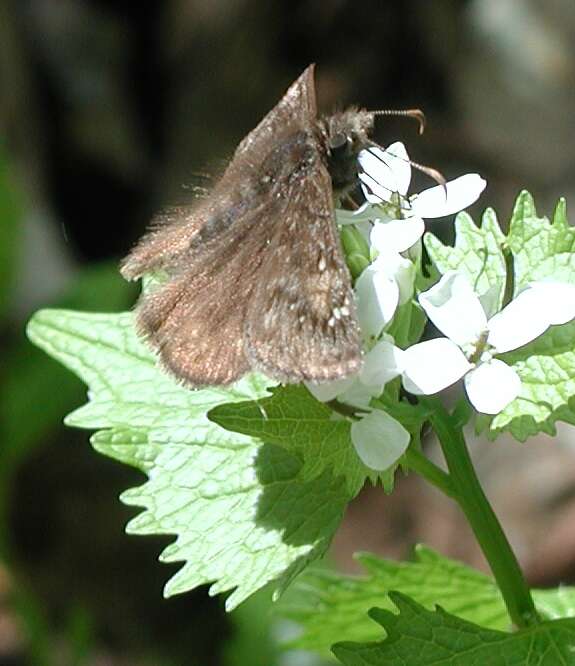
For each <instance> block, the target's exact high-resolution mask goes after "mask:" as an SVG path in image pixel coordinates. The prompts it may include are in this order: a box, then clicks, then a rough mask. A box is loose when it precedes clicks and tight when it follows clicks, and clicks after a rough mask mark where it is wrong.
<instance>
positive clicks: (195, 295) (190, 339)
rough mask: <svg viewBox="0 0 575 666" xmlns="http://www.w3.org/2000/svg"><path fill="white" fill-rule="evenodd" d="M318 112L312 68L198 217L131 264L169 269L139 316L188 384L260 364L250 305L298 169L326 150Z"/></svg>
mask: <svg viewBox="0 0 575 666" xmlns="http://www.w3.org/2000/svg"><path fill="white" fill-rule="evenodd" d="M312 111H313V112H314V113H315V93H314V91H313V68H308V69H307V70H306V71H305V72H304V73H303V74H302V75H301V76H300V78H299V79H298V80H297V81H295V83H294V84H292V86H291V87H290V89H289V90H288V91H287V93H286V95H285V96H284V97H283V98H282V100H280V102H279V103H278V105H277V107H276V108H275V109H274V110H272V111H271V112H270V114H268V116H266V118H264V120H263V121H262V122H261V123H260V124H259V125H258V127H257V128H256V129H255V130H254V131H253V132H252V133H250V134H249V135H248V137H246V138H245V139H244V140H243V141H242V143H241V144H240V146H239V147H238V150H237V151H236V155H235V157H234V159H233V160H232V162H231V164H230V165H229V167H228V168H227V170H226V172H225V173H224V175H223V177H222V179H221V181H220V182H219V183H218V185H217V186H216V189H215V190H214V192H213V193H212V195H211V197H210V198H209V199H208V200H207V201H205V202H202V204H201V206H200V207H199V208H198V209H196V210H195V211H193V212H192V213H191V216H190V218H189V219H184V220H182V221H175V222H174V223H172V224H171V225H169V226H168V228H167V229H162V228H160V229H157V230H155V231H152V233H151V234H150V235H149V236H148V237H147V238H144V240H143V241H142V242H141V243H140V245H139V246H138V247H136V249H135V250H134V252H132V254H131V255H130V256H129V257H128V259H127V261H126V263H125V264H124V266H123V272H124V274H125V275H127V276H129V277H130V276H137V275H139V274H141V273H142V272H145V271H146V270H149V269H150V268H151V267H158V266H162V267H164V268H166V269H167V272H168V274H169V280H168V282H167V283H166V284H165V285H164V286H162V287H160V288H158V289H157V290H156V291H155V292H154V293H152V294H149V295H147V296H145V297H144V298H143V299H142V301H141V303H140V305H139V307H138V312H137V319H138V324H139V327H140V330H141V331H142V333H143V334H144V335H145V336H147V338H148V339H149V340H150V342H151V343H152V344H153V346H155V347H156V348H157V350H158V351H159V354H160V358H161V360H162V362H163V364H164V365H165V366H166V367H167V368H168V369H169V370H170V371H171V372H172V373H173V374H174V375H176V376H177V377H178V378H179V379H180V380H181V381H183V382H184V383H186V384H188V385H191V386H203V385H220V384H228V383H230V382H232V381H234V380H236V379H238V378H239V377H240V376H241V375H243V374H245V372H247V371H248V370H249V369H250V367H251V361H250V359H249V358H248V357H247V356H246V354H245V341H244V335H245V318H246V308H247V306H248V303H249V302H250V300H251V293H252V291H253V289H254V287H255V285H256V284H257V283H259V281H260V275H259V271H260V269H261V266H262V264H263V263H264V261H265V257H266V256H267V255H268V254H269V253H270V251H271V249H272V246H271V241H272V239H273V238H274V237H275V236H276V235H277V228H278V227H279V226H281V225H282V224H283V223H284V219H285V210H286V208H287V207H288V206H289V204H290V200H291V198H292V188H293V185H294V183H296V182H297V175H298V173H300V171H301V170H302V168H304V167H305V165H307V164H308V162H309V161H310V160H312V159H315V158H316V157H317V156H316V155H315V152H316V150H317V146H316V144H315V138H314V137H315V135H314V134H313V132H312V130H311V129H310V128H311V125H312V122H313V121H314V120H315V117H314V116H310V113H311V112H312ZM172 242H173V243H174V245H175V250H174V249H173V248H172ZM272 263H273V262H272Z"/></svg>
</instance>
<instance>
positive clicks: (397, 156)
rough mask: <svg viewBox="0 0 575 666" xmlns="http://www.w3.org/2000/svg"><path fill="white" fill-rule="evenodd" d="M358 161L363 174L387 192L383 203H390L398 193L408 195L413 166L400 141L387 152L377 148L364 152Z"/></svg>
mask: <svg viewBox="0 0 575 666" xmlns="http://www.w3.org/2000/svg"><path fill="white" fill-rule="evenodd" d="M358 160H359V163H360V165H361V168H362V170H363V172H364V173H365V174H366V175H367V176H369V177H370V178H371V179H372V180H373V181H375V182H376V183H377V184H378V185H379V186H380V188H381V189H382V190H385V191H386V192H387V194H386V195H384V196H383V197H382V200H383V201H389V200H390V199H391V196H392V194H394V193H396V192H397V193H398V194H401V195H403V196H405V195H406V194H407V190H408V188H409V183H410V182H411V164H410V163H409V157H408V155H407V151H406V150H405V146H404V145H403V144H402V143H401V142H400V141H398V142H396V143H393V144H391V145H390V146H388V147H387V148H386V149H385V150H382V149H381V148H377V147H373V148H368V149H366V150H362V151H361V152H360V154H359V157H358ZM361 175H362V174H360V178H361ZM362 180H363V179H362ZM372 191H373V189H372ZM374 194H375V192H374Z"/></svg>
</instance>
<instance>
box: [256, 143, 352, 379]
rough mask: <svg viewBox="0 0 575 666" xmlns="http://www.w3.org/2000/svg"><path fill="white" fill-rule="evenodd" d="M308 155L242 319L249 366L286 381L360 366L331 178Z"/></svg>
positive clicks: (326, 376)
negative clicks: (303, 171) (309, 159)
mask: <svg viewBox="0 0 575 666" xmlns="http://www.w3.org/2000/svg"><path fill="white" fill-rule="evenodd" d="M309 140H310V141H312V140H313V137H312V136H310V137H309ZM312 154H315V155H316V159H315V160H314V161H313V162H312V163H311V164H309V165H308V167H307V173H305V174H300V175H299V177H298V178H297V180H296V181H295V182H294V183H293V185H292V188H291V190H290V192H289V195H288V200H289V204H288V206H287V208H286V210H285V212H284V216H283V219H282V221H281V224H280V225H279V226H278V229H277V231H276V234H275V236H274V238H273V240H272V244H271V248H270V251H269V252H268V253H267V254H266V257H265V259H264V264H263V265H262V269H261V271H260V274H259V279H258V281H257V283H256V285H255V289H254V292H253V294H252V296H251V299H250V304H249V307H248V310H247V317H246V332H247V339H246V343H247V351H248V355H249V357H250V358H251V359H252V362H253V364H254V365H255V366H256V367H258V369H260V370H262V371H263V372H265V373H267V374H269V375H271V376H273V377H277V378H279V379H281V380H283V381H286V382H298V381H302V380H312V381H326V380H331V379H338V378H340V377H345V376H348V375H349V374H352V373H353V372H355V371H357V370H358V369H359V367H360V365H361V345H360V335H359V327H358V324H357V317H356V314H355V306H354V298H353V292H352V289H351V282H350V277H349V272H348V270H347V267H346V265H345V261H344V258H343V253H342V250H341V247H340V242H339V237H338V233H337V229H336V226H335V214H334V206H333V201H332V193H331V182H330V176H329V174H328V172H327V169H326V168H325V166H324V164H323V162H322V161H321V159H320V158H319V155H317V151H312Z"/></svg>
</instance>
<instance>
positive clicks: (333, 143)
mask: <svg viewBox="0 0 575 666" xmlns="http://www.w3.org/2000/svg"><path fill="white" fill-rule="evenodd" d="M348 142H349V137H348V136H347V135H346V134H344V133H343V132H338V133H337V134H334V135H332V136H331V137H330V140H329V147H330V150H331V152H332V153H334V152H335V153H337V152H341V151H342V150H345V149H346V148H347V145H348Z"/></svg>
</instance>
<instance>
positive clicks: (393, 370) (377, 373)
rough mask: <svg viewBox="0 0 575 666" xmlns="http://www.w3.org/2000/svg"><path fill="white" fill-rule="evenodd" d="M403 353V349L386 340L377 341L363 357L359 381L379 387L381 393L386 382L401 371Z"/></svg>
mask: <svg viewBox="0 0 575 666" xmlns="http://www.w3.org/2000/svg"><path fill="white" fill-rule="evenodd" d="M403 354H404V351H403V349H400V348H399V347H396V346H395V345H394V344H393V343H391V342H388V341H387V340H381V341H380V342H378V343H377V344H376V345H375V347H373V349H371V350H370V351H368V352H367V354H366V355H365V357H364V359H363V367H362V369H361V371H360V374H359V379H360V381H361V383H362V384H365V385H366V386H370V387H379V388H380V391H379V392H380V393H381V391H382V390H383V387H384V386H385V384H387V382H390V381H391V380H392V379H395V378H396V377H398V376H399V375H400V374H401V373H402V371H403ZM376 395H378V394H376Z"/></svg>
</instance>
